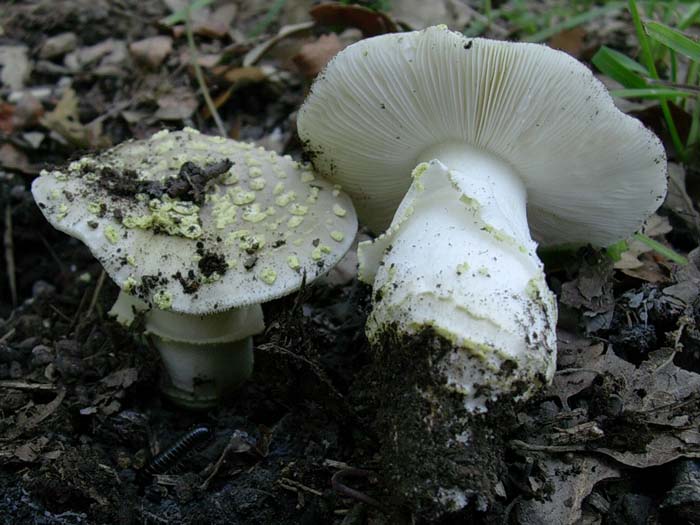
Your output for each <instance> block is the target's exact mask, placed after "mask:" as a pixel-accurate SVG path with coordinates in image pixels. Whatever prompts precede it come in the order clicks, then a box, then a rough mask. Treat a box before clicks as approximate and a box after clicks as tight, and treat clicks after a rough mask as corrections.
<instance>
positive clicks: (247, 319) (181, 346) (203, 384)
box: [110, 292, 264, 409]
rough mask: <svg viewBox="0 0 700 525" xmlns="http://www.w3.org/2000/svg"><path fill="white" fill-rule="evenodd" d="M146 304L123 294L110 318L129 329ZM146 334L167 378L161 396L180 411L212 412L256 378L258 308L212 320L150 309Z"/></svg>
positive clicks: (238, 310)
mask: <svg viewBox="0 0 700 525" xmlns="http://www.w3.org/2000/svg"><path fill="white" fill-rule="evenodd" d="M144 307H145V305H144V303H143V302H141V301H140V300H138V299H136V298H134V297H133V296H130V295H128V294H125V293H124V292H121V293H120V294H119V298H118V299H117V302H116V303H115V304H114V306H113V307H112V310H111V312H110V313H111V314H112V315H114V316H116V317H117V320H118V321H120V322H121V323H122V324H127V325H128V324H131V322H132V321H133V319H134V311H139V310H144ZM143 315H144V321H145V329H146V333H147V334H148V335H149V336H150V339H151V342H152V343H153V345H154V346H155V347H156V348H157V349H158V351H159V353H160V355H161V358H162V359H163V364H164V365H165V369H166V371H167V372H168V379H167V380H166V381H165V384H164V385H163V392H164V393H165V394H166V395H167V396H168V397H169V398H170V399H171V400H172V401H173V402H175V403H177V404H178V405H181V406H184V407H187V408H193V409H198V408H208V407H211V406H213V405H215V404H216V403H217V402H218V401H219V400H221V399H222V398H225V397H227V396H229V395H230V394H231V393H233V392H234V391H235V390H236V389H237V388H238V387H239V386H240V385H241V384H242V383H243V382H244V381H245V380H246V379H248V378H249V377H250V375H251V374H252V372H253V340H252V335H254V334H256V333H259V332H261V331H262V330H263V328H264V323H263V314H262V309H261V307H260V305H259V304H253V305H249V306H244V307H240V308H234V309H231V310H227V311H225V312H221V313H217V314H211V315H191V314H181V313H177V312H172V311H165V310H158V309H152V310H148V311H144V312H143Z"/></svg>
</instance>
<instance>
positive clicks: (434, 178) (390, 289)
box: [359, 144, 557, 412]
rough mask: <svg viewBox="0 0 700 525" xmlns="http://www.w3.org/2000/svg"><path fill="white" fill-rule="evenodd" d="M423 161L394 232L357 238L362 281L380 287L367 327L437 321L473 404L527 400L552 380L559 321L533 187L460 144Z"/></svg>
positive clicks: (481, 407)
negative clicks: (512, 397) (533, 231)
mask: <svg viewBox="0 0 700 525" xmlns="http://www.w3.org/2000/svg"><path fill="white" fill-rule="evenodd" d="M420 159H426V160H428V161H429V162H423V163H421V164H419V165H418V166H417V167H416V169H415V170H414V171H413V183H412V185H411V187H410V189H409V191H408V193H407V194H406V196H405V197H404V199H403V201H402V202H401V205H400V206H399V208H398V210H397V212H396V214H395V216H394V219H393V222H392V224H391V226H390V227H389V229H388V230H387V231H386V232H385V233H384V234H383V235H381V236H380V237H378V238H377V239H375V240H374V241H371V242H365V243H361V244H360V248H359V259H360V278H361V279H362V280H364V281H365V282H368V283H373V287H374V290H375V296H374V308H373V312H372V314H371V316H370V318H369V320H368V324H367V333H368V336H369V338H370V340H372V341H377V340H380V339H381V338H382V336H383V335H384V333H385V332H386V331H387V330H395V331H398V332H399V333H400V334H417V333H419V332H421V331H422V330H424V329H427V328H430V329H432V330H433V331H434V332H435V333H436V334H437V335H439V336H441V337H442V338H443V339H446V340H447V341H448V342H449V343H450V348H451V350H450V351H448V352H447V353H446V354H445V355H444V356H442V357H441V358H440V360H439V361H438V363H437V364H436V366H437V367H438V369H439V371H440V372H441V373H442V374H443V375H444V377H445V379H446V382H447V385H446V386H447V387H448V388H449V389H450V390H452V391H456V392H459V393H460V394H462V395H463V400H464V406H465V408H466V409H467V410H468V411H469V412H483V411H486V403H487V401H490V400H495V399H496V398H498V397H499V396H501V395H503V394H506V393H513V394H516V395H518V396H519V398H521V399H522V398H526V397H527V396H529V395H531V394H532V393H533V392H534V391H536V390H537V388H538V387H540V386H541V385H542V384H545V383H547V382H548V381H549V380H551V378H552V374H553V372H554V368H555V357H556V356H555V353H556V350H555V349H556V336H555V326H556V319H557V312H556V303H555V300H554V296H553V294H552V293H551V292H550V291H549V289H548V288H547V284H546V282H545V277H544V271H543V265H542V263H541V261H540V260H539V258H538V257H537V254H536V247H537V245H536V243H535V242H534V241H533V240H532V239H531V237H530V232H529V228H528V223H527V214H526V197H527V195H526V189H525V187H524V185H523V183H522V182H521V180H520V178H519V177H518V175H517V173H516V172H515V170H514V169H513V168H512V167H511V166H509V165H508V164H507V163H505V162H503V161H501V160H500V159H498V158H496V157H494V156H492V155H490V154H488V153H485V152H483V151H481V150H478V149H475V148H470V147H466V146H465V145H463V144H459V145H458V144H444V145H441V146H438V147H434V148H431V149H430V150H428V151H425V152H424V153H423V154H422V155H421V156H420ZM438 159H439V160H438Z"/></svg>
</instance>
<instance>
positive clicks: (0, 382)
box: [0, 379, 56, 390]
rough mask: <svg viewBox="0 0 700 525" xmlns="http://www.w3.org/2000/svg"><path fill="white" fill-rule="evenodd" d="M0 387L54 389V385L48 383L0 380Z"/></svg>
mask: <svg viewBox="0 0 700 525" xmlns="http://www.w3.org/2000/svg"><path fill="white" fill-rule="evenodd" d="M0 388H15V389H17V390H56V386H55V385H51V384H48V383H27V382H26V381H12V380H9V379H2V380H0Z"/></svg>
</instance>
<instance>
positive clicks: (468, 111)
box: [298, 27, 666, 411]
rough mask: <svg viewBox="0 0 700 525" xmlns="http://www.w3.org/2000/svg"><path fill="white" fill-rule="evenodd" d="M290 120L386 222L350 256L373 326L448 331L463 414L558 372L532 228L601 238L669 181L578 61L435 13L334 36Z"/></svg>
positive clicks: (627, 223) (660, 153)
mask: <svg viewBox="0 0 700 525" xmlns="http://www.w3.org/2000/svg"><path fill="white" fill-rule="evenodd" d="M298 129H299V135H300V137H301V139H302V141H303V143H304V145H305V147H306V149H307V150H308V151H309V153H310V154H311V157H312V159H313V163H314V166H315V167H316V168H317V169H318V170H319V172H320V173H322V174H323V175H324V176H326V177H327V178H329V179H330V180H332V181H334V182H338V183H341V184H342V185H343V188H344V189H345V190H346V191H347V192H348V193H349V194H350V195H351V197H352V198H353V200H354V202H355V206H356V208H357V210H358V216H359V217H360V220H361V222H363V223H365V224H367V225H368V226H370V228H372V229H373V230H374V231H376V232H381V231H383V230H384V229H386V228H387V227H388V226H389V225H390V227H389V228H388V230H387V231H386V232H385V233H384V234H383V235H381V236H380V237H379V238H378V239H376V240H375V241H374V242H373V243H363V244H362V245H361V246H360V250H359V254H358V255H359V258H360V278H361V279H363V280H364V281H366V282H368V283H373V285H374V288H375V290H377V291H378V293H376V294H375V301H374V309H373V312H372V315H371V317H370V319H369V322H368V325H367V332H368V335H369V337H370V339H374V340H376V339H377V338H378V337H379V336H380V335H381V334H382V333H383V331H385V330H386V329H387V327H390V326H391V327H393V326H396V325H398V326H399V330H400V331H402V332H407V333H415V332H418V331H420V330H422V329H425V328H427V327H430V328H432V329H433V330H435V331H436V332H438V333H439V334H441V335H442V336H444V337H445V338H447V339H448V340H449V341H451V342H452V343H453V347H454V350H453V351H452V352H451V353H449V354H448V355H447V356H445V358H444V359H443V360H442V362H441V363H440V364H439V366H440V367H441V368H442V370H443V371H444V373H445V374H446V375H447V380H448V383H449V384H450V385H451V386H452V387H453V388H454V390H456V391H458V392H460V393H461V394H463V395H464V402H465V406H466V407H467V408H468V409H469V410H470V411H483V410H485V409H486V402H487V401H488V400H492V399H495V398H496V397H498V395H500V394H503V393H505V392H512V393H513V394H515V395H516V396H520V397H526V396H527V395H529V394H531V393H532V392H533V391H535V390H536V389H537V387H539V386H541V385H542V384H544V383H546V382H548V381H549V380H550V379H551V377H552V374H553V372H554V365H555V348H556V338H555V331H554V328H555V325H556V317H557V316H556V305H555V301H554V297H553V295H552V293H551V292H550V291H549V290H548V288H547V285H546V283H545V277H544V273H543V268H542V264H541V262H540V261H539V259H538V257H537V254H536V251H535V250H536V248H537V244H536V243H535V241H533V238H534V239H535V240H536V241H538V242H539V243H542V244H547V245H553V244H561V243H592V244H595V245H599V246H605V245H609V244H611V243H614V242H615V241H617V240H620V239H623V238H626V237H627V236H629V235H630V234H631V233H633V232H634V231H636V230H637V229H638V228H639V227H640V226H641V224H642V222H643V221H644V220H645V219H646V218H647V217H648V216H649V215H650V214H651V213H652V212H653V211H654V210H656V208H658V207H659V205H660V204H661V202H662V201H663V198H664V195H665V192H666V178H665V171H666V159H665V154H664V150H663V147H662V145H661V143H660V142H659V140H658V139H657V138H656V136H655V135H654V134H652V133H651V132H649V131H648V130H647V129H646V128H644V126H643V125H642V124H641V123H640V122H639V121H638V120H635V119H633V118H631V117H629V116H627V115H625V114H623V113H621V112H620V111H619V110H617V109H616V108H615V106H614V105H613V102H612V99H611V98H610V96H609V95H608V93H607V91H606V90H605V88H604V87H603V85H602V84H601V83H600V82H599V81H598V80H596V79H595V78H594V77H593V75H592V74H591V72H590V71H589V70H588V69H587V68H586V67H584V66H583V65H582V64H580V63H579V62H577V61H576V60H574V59H573V58H571V57H570V56H569V55H566V54H565V53H562V52H559V51H554V50H552V49H550V48H547V47H545V46H542V45H535V44H514V43H505V42H497V41H490V40H485V39H469V38H466V37H464V36H463V35H461V34H459V33H454V32H450V31H448V30H447V28H445V27H432V28H428V29H426V30H424V31H417V32H412V33H403V34H391V35H384V36H380V37H375V38H371V39H367V40H363V41H361V42H358V43H356V44H354V45H352V46H350V47H348V48H346V49H345V50H344V51H342V52H341V53H339V54H338V55H337V56H336V57H335V58H334V59H333V60H332V61H331V63H330V64H329V65H328V67H327V69H326V70H325V72H324V73H322V74H321V76H320V77H319V79H318V80H317V81H316V82H315V84H314V86H313V88H312V92H311V94H310V96H309V98H308V99H307V101H306V103H305V104H304V106H303V107H302V109H301V110H300V112H299V117H298ZM411 173H413V177H411V176H410V174H411ZM409 186H410V189H409ZM399 203H400V206H399ZM392 217H393V219H392Z"/></svg>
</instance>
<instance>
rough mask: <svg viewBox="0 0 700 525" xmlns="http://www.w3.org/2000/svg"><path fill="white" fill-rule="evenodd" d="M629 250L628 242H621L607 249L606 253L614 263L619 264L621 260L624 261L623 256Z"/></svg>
mask: <svg viewBox="0 0 700 525" xmlns="http://www.w3.org/2000/svg"><path fill="white" fill-rule="evenodd" d="M628 249H629V245H628V244H627V241H619V242H616V243H615V244H611V245H610V246H608V247H607V248H606V249H605V253H607V254H608V257H610V258H611V259H612V260H613V262H617V261H619V260H620V259H622V254H623V253H625V252H626V251H627V250H628Z"/></svg>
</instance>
